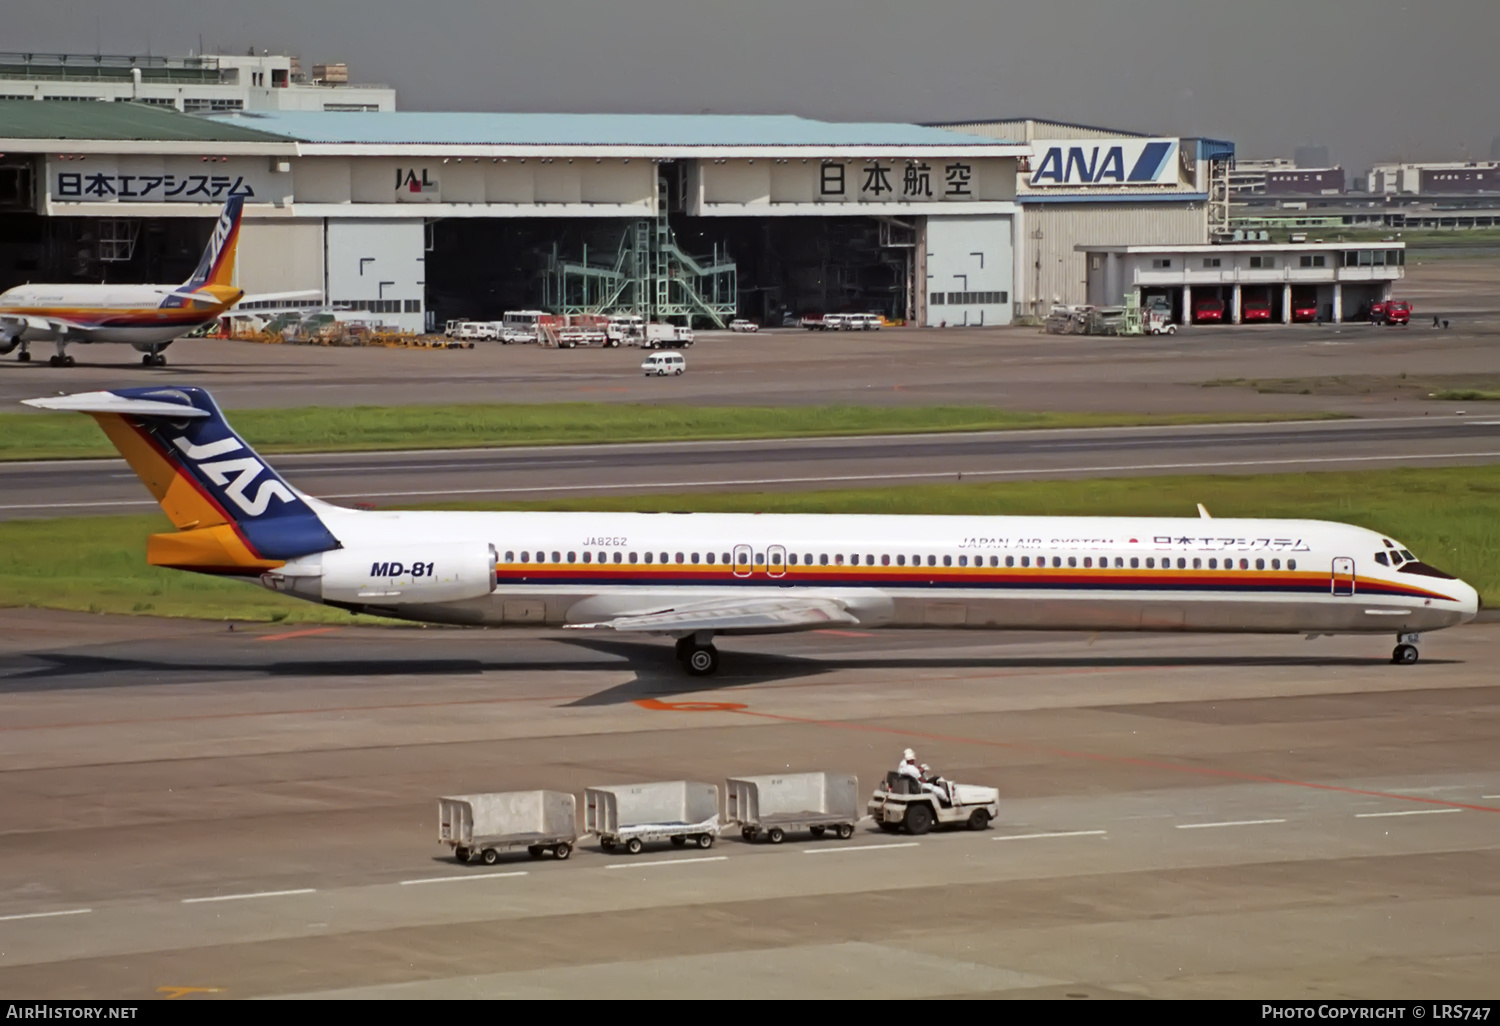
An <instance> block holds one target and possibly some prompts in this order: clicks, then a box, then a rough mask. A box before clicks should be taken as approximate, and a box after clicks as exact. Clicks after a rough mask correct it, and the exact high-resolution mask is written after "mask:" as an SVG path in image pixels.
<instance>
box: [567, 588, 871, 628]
mask: <svg viewBox="0 0 1500 1026" xmlns="http://www.w3.org/2000/svg"><path fill="white" fill-rule="evenodd" d="M857 623H859V620H858V619H857V618H856V617H855V616H854V615H853V614H852V613H850V612H849V610H848V609H846V608H845V607H844V604H843V603H842V602H839V601H837V600H836V599H830V598H790V597H789V598H744V599H739V600H735V599H728V598H726V599H713V600H710V601H707V602H693V603H688V604H685V605H681V606H673V607H671V608H668V609H659V610H653V611H650V612H642V613H631V614H626V615H623V616H617V617H615V618H614V619H612V620H603V621H600V622H598V623H573V624H567V626H568V627H571V628H573V629H575V630H603V629H610V630H616V631H623V632H629V633H635V634H690V633H692V632H694V631H714V632H715V633H718V634H780V633H785V632H788V631H811V630H817V629H818V628H820V627H828V626H831V625H834V624H857Z"/></svg>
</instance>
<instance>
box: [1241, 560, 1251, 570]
mask: <svg viewBox="0 0 1500 1026" xmlns="http://www.w3.org/2000/svg"><path fill="white" fill-rule="evenodd" d="M1240 569H1241V570H1249V569H1250V561H1249V560H1248V559H1242V560H1240Z"/></svg>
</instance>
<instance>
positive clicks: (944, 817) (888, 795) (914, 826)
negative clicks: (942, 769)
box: [865, 772, 1000, 834]
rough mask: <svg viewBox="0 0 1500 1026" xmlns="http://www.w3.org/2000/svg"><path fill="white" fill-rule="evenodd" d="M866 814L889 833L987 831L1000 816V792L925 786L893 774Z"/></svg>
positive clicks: (971, 786)
mask: <svg viewBox="0 0 1500 1026" xmlns="http://www.w3.org/2000/svg"><path fill="white" fill-rule="evenodd" d="M865 811H866V812H868V813H869V814H870V816H871V817H872V818H873V819H874V820H875V823H876V825H877V826H879V827H880V829H882V830H884V831H885V832H886V833H891V834H894V833H899V832H900V831H902V830H905V831H906V832H907V833H909V834H925V833H927V832H928V831H929V830H931V829H932V828H933V827H967V828H968V829H970V830H985V829H988V828H989V825H990V821H991V820H993V819H994V818H995V817H996V816H998V815H1000V792H999V791H997V790H996V789H995V788H993V787H980V786H978V785H976V784H947V785H946V788H943V787H941V786H939V785H923V784H920V783H918V782H917V781H916V780H913V779H912V778H911V777H908V776H904V775H902V774H900V773H896V772H891V773H887V774H886V775H885V780H884V781H882V782H881V784H880V786H879V787H877V788H876V789H875V793H874V794H873V795H871V796H870V803H869V805H868V806H866V808H865Z"/></svg>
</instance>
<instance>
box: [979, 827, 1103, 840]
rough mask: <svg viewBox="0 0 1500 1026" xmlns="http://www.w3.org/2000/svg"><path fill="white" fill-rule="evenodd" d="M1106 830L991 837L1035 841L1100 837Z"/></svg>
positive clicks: (993, 838) (994, 838)
mask: <svg viewBox="0 0 1500 1026" xmlns="http://www.w3.org/2000/svg"><path fill="white" fill-rule="evenodd" d="M1107 833H1109V831H1107V830H1058V831H1054V832H1052V833H1046V834H1010V835H1009V836H1007V837H992V838H990V840H992V841H1036V840H1040V839H1042V838H1044V837H1102V836H1103V835H1104V834H1107Z"/></svg>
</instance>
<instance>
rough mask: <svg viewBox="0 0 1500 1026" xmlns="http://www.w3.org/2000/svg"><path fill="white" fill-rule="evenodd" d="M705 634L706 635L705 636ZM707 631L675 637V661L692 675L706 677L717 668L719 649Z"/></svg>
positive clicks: (716, 670)
mask: <svg viewBox="0 0 1500 1026" xmlns="http://www.w3.org/2000/svg"><path fill="white" fill-rule="evenodd" d="M705 635H706V636H705ZM712 639H713V635H712V634H709V633H708V632H707V631H700V632H698V633H697V634H693V635H689V636H688V637H686V638H678V639H677V661H678V662H679V663H681V664H682V668H683V669H684V670H686V671H687V672H688V673H689V674H690V675H692V676H694V677H708V676H710V675H712V674H714V673H716V672H718V669H719V650H718V649H717V648H715V647H714V645H713V640H712Z"/></svg>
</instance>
